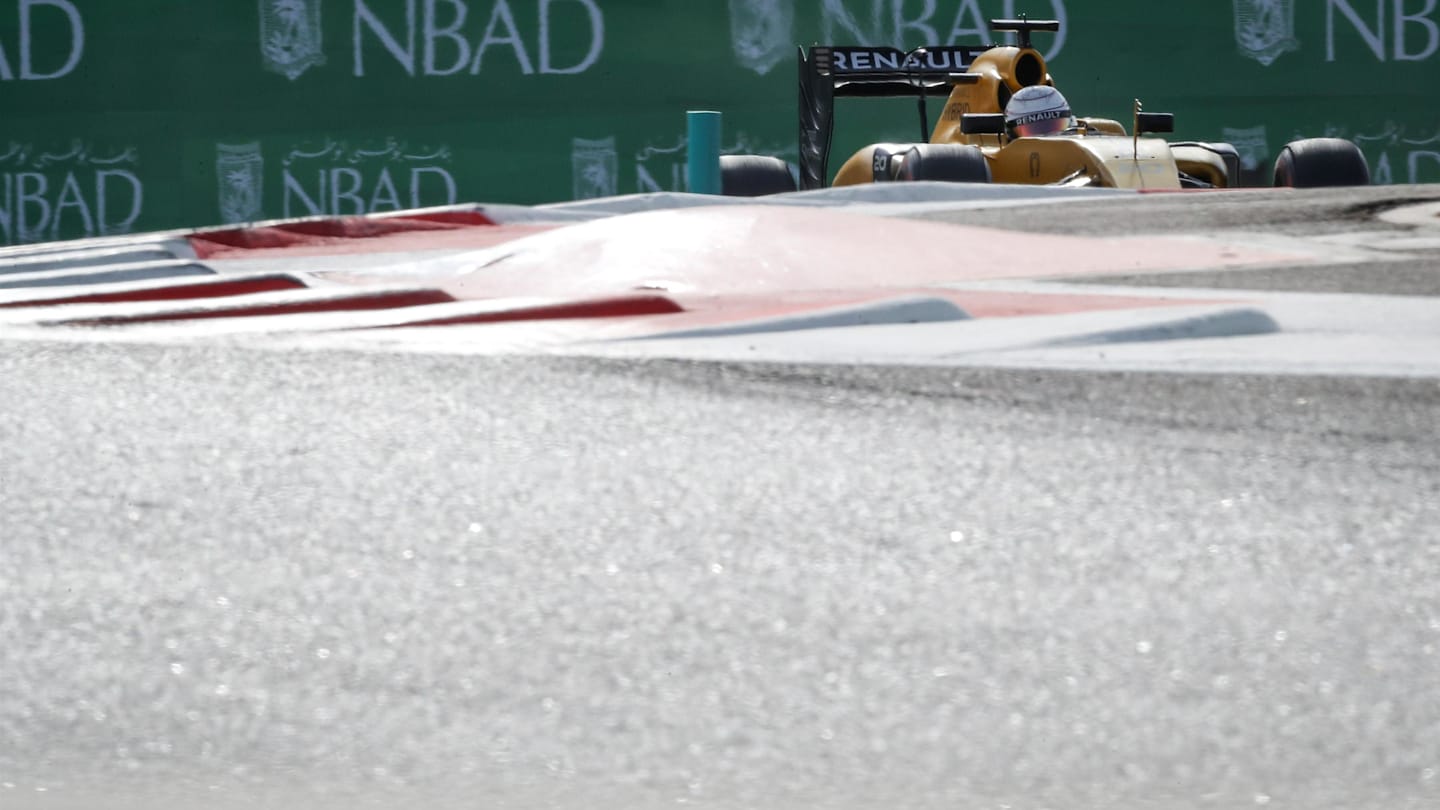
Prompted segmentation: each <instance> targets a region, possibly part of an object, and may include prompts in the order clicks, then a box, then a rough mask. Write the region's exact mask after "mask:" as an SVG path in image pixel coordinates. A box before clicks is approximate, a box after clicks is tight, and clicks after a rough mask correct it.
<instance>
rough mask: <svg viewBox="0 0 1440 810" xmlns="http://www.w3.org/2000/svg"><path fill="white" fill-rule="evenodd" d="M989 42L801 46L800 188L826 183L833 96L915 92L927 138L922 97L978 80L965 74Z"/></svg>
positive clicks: (922, 133) (887, 95) (922, 132)
mask: <svg viewBox="0 0 1440 810" xmlns="http://www.w3.org/2000/svg"><path fill="white" fill-rule="evenodd" d="M992 47H994V46H993V45H940V46H935V47H931V48H917V49H915V50H913V51H902V50H900V49H899V48H887V47H865V46H840V45H815V46H812V47H811V48H810V50H809V52H808V53H807V52H806V50H805V49H804V48H801V49H800V188H801V189H812V188H824V187H825V184H826V182H827V180H826V178H827V172H828V164H829V161H830V142H831V138H832V136H833V134H834V131H835V99H837V98H893V97H897V96H914V97H915V98H917V99H918V101H919V107H920V140H922V141H926V140H929V138H930V132H929V129H930V128H929V121H928V117H929V116H928V114H927V113H926V99H927V97H929V96H930V95H938V94H942V93H943V94H946V95H948V94H949V92H950V88H951V87H952V86H954V85H955V84H958V83H962V82H967V81H976V80H977V79H978V77H977V76H975V75H973V74H970V73H967V71H968V70H969V69H970V64H971V63H972V62H974V61H975V58H976V57H978V56H979V55H980V54H982V53H984V52H985V51H987V50H989V49H990V48H992Z"/></svg>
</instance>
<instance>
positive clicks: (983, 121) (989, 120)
mask: <svg viewBox="0 0 1440 810" xmlns="http://www.w3.org/2000/svg"><path fill="white" fill-rule="evenodd" d="M960 131H961V132H963V133H965V134H966V135H1004V134H1005V116H1004V115H1003V114H1001V113H965V114H964V115H962V116H961V117H960Z"/></svg>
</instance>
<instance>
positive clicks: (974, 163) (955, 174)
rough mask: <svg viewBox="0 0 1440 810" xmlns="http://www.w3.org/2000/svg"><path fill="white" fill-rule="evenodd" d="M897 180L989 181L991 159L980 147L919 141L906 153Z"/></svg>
mask: <svg viewBox="0 0 1440 810" xmlns="http://www.w3.org/2000/svg"><path fill="white" fill-rule="evenodd" d="M904 158H905V159H904V161H903V162H901V164H900V170H899V172H898V173H897V175H896V177H895V179H896V180H940V181H943V182H947V183H989V182H990V180H991V177H990V162H989V161H987V160H986V159H985V154H984V153H983V152H981V151H980V149H979V148H978V147H974V146H966V145H964V144H958V143H917V144H915V145H913V146H911V147H910V149H909V151H907V152H905V153H904Z"/></svg>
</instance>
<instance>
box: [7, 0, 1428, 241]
mask: <svg viewBox="0 0 1440 810" xmlns="http://www.w3.org/2000/svg"><path fill="white" fill-rule="evenodd" d="M1021 13H1025V14H1028V15H1030V16H1031V17H1032V18H1054V19H1058V20H1060V22H1061V23H1062V26H1061V30H1060V31H1059V32H1058V33H1056V34H1039V35H1037V36H1036V43H1037V47H1039V48H1040V49H1041V50H1042V52H1044V53H1045V54H1046V56H1047V58H1048V59H1049V61H1050V70H1051V74H1052V75H1053V76H1054V78H1055V82H1056V85H1057V87H1059V88H1060V90H1061V91H1062V92H1064V93H1065V94H1066V95H1067V96H1068V97H1069V99H1070V102H1071V105H1072V106H1073V107H1074V108H1075V110H1076V112H1077V113H1079V114H1081V115H1091V116H1101V117H1109V118H1115V119H1117V120H1121V121H1126V120H1128V117H1129V111H1130V106H1131V102H1132V100H1133V99H1135V98H1140V99H1143V100H1144V102H1145V105H1146V109H1149V110H1154V111H1168V112H1174V113H1175V114H1176V118H1177V133H1176V137H1177V138H1181V139H1194V140H1217V141H1228V142H1231V143H1233V144H1235V145H1236V146H1237V147H1238V148H1239V150H1240V153H1241V155H1242V156H1243V158H1244V162H1245V165H1246V168H1247V170H1249V171H1250V172H1251V173H1252V174H1253V176H1255V177H1260V176H1261V175H1263V174H1264V173H1265V171H1266V170H1267V169H1268V166H1269V165H1270V164H1271V163H1273V160H1274V156H1275V154H1276V152H1277V151H1278V150H1279V149H1280V148H1281V147H1282V146H1283V145H1284V144H1285V143H1286V142H1287V141H1289V140H1292V139H1294V138H1296V137H1309V136H1320V135H1334V136H1340V137H1345V138H1349V139H1351V140H1354V141H1355V142H1356V143H1357V144H1359V145H1360V146H1361V148H1362V149H1363V150H1364V152H1365V153H1366V155H1367V157H1368V158H1369V160H1370V163H1371V166H1372V169H1373V173H1374V175H1375V180H1376V182H1380V183H1414V182H1440V86H1437V82H1436V77H1437V76H1440V0H1229V2H1208V3H1163V4H1161V3H1154V2H1151V0H1086V2H1084V3H1080V2H1078V0H728V2H720V0H715V2H706V3H697V2H694V0H625V1H624V2H621V1H620V0H227V2H223V3H220V2H195V0H126V1H125V2H121V0H0V98H3V99H4V103H3V110H4V116H5V117H4V119H3V123H0V242H4V243H15V242H31V241H39V240H48V239H57V238H68V237H77V236H86V235H101V234H115V233H128V232H133V231H139V230H153V229H161V228H171V227H182V226H200V225H211V224H219V223H228V222H243V221H253V220H257V219H267V218H278V217H289V216H303V215H311V214H358V213H367V212H377V211H387V210H396V209H400V208H410V207H416V206H428V205H441V204H448V203H453V202H465V201H484V202H513V203H540V202H553V201H560V200H569V199H576V198H588V197H595V196H603V195H611V194H624V193H632V192H642V191H654V190H676V189H682V188H683V187H684V175H683V167H684V163H685V137H684V136H685V112H686V110H689V109H710V110H719V111H722V112H723V113H724V115H725V118H724V148H725V150H726V151H728V152H754V153H765V154H774V155H779V156H781V157H785V158H787V159H789V160H791V161H793V160H795V158H796V142H797V137H796V126H797V125H796V68H795V51H796V47H797V46H798V45H801V44H813V43H826V44H858V45H893V46H896V47H900V48H905V49H911V48H915V47H919V46H922V45H935V44H976V43H982V42H988V41H991V39H992V36H991V35H990V34H989V33H988V31H987V27H986V21H987V20H988V19H990V18H994V17H1013V16H1018V15H1019V14H1021ZM939 107H940V102H939V100H937V101H936V103H935V109H936V110H937V111H938V109H939ZM917 130H918V122H917V117H916V114H915V108H914V104H913V102H909V101H900V100H891V101H863V100H860V101H847V102H842V103H841V105H840V108H839V110H838V115H837V133H836V147H835V154H836V155H837V156H838V159H843V156H844V155H845V154H847V153H848V152H849V151H850V150H852V149H854V148H858V147H859V146H861V145H863V144H865V143H869V142H874V141H878V140H906V141H908V140H916V139H917ZM833 165H838V161H837V162H836V163H833V164H832V167H833Z"/></svg>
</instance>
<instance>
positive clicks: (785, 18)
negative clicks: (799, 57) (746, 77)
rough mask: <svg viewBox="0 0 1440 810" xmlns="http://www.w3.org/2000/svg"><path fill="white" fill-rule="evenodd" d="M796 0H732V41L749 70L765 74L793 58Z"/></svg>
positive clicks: (739, 58) (736, 53)
mask: <svg viewBox="0 0 1440 810" xmlns="http://www.w3.org/2000/svg"><path fill="white" fill-rule="evenodd" d="M794 42H795V3H794V0H730V43H731V47H732V48H733V49H734V51H735V59H736V61H738V62H739V63H740V66H741V67H743V68H745V69H746V70H753V71H755V72H756V73H758V74H760V75H761V76H764V75H765V74H766V73H769V72H770V71H772V70H774V69H775V67H776V66H777V65H780V64H781V63H783V62H786V61H788V60H790V59H793V58H794V54H793V48H794Z"/></svg>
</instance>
